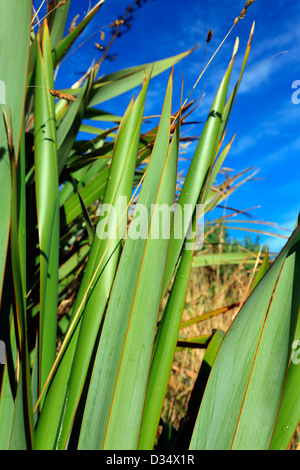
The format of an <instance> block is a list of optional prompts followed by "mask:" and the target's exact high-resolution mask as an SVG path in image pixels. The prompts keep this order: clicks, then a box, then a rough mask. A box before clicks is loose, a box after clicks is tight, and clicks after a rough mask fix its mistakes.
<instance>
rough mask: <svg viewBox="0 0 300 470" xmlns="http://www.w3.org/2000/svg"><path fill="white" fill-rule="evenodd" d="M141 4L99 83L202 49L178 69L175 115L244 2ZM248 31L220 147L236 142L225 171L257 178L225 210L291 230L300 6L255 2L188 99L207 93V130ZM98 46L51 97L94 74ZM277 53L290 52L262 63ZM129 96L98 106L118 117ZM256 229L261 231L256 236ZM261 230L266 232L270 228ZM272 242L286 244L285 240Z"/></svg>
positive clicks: (83, 53)
mask: <svg viewBox="0 0 300 470" xmlns="http://www.w3.org/2000/svg"><path fill="white" fill-rule="evenodd" d="M96 3H97V2H96V0H91V5H92V6H93V5H95V4H96ZM129 3H131V2H130V0H128V1H125V0H106V1H105V3H104V5H103V6H102V7H101V9H100V11H99V13H98V15H97V16H96V17H95V18H94V19H93V21H92V22H91V23H90V25H89V26H88V28H87V29H86V30H85V31H84V34H83V35H82V37H81V39H80V40H79V42H78V43H75V46H74V47H76V46H77V45H78V44H79V43H80V42H81V41H82V40H83V39H86V38H88V37H89V36H90V35H91V34H92V33H93V32H95V31H97V30H99V29H101V28H103V27H104V26H105V25H107V24H109V23H111V22H112V21H113V20H115V19H116V18H118V17H120V16H121V15H122V14H123V12H124V9H125V8H126V6H127V5H128V4H129ZM141 3H142V8H140V9H138V10H137V11H136V12H135V14H134V19H133V21H132V27H131V28H130V30H129V31H128V32H126V34H123V35H122V37H120V38H119V39H117V40H116V41H115V43H114V45H113V47H112V48H111V51H110V54H111V55H115V54H117V57H116V60H114V61H105V62H104V63H103V64H102V68H101V70H100V74H106V73H110V72H113V71H116V70H119V69H121V68H125V67H129V66H133V65H139V64H143V63H147V62H151V61H154V60H159V59H163V58H165V57H168V56H171V55H175V54H177V53H179V52H183V51H185V50H188V49H190V48H192V47H193V46H195V45H196V44H199V47H198V49H196V50H195V51H194V52H193V53H192V54H191V55H190V56H188V57H187V58H186V59H184V61H182V62H180V63H179V64H178V65H176V67H175V80H174V110H176V109H177V108H178V105H179V100H180V92H181V78H182V71H183V70H184V77H185V79H184V98H185V97H187V95H188V94H189V91H190V90H191V88H192V86H193V84H194V83H195V81H196V80H197V77H198V75H199V72H200V69H201V64H202V59H203V53H204V48H205V38H206V35H207V32H208V31H209V29H210V28H212V29H213V32H214V35H213V39H212V41H211V43H210V45H209V48H208V50H207V54H206V57H205V64H206V63H207V61H208V60H209V58H210V57H211V55H212V54H213V53H214V51H215V49H216V48H217V47H218V45H219V43H220V42H221V41H222V39H223V38H224V36H225V35H226V33H227V32H228V30H229V29H230V27H231V25H232V22H233V20H234V18H235V17H236V16H238V15H239V13H240V11H241V9H242V8H243V7H244V3H245V1H244V0H242V1H240V0H210V2H207V1H201V0H198V1H196V0H185V2H182V0H172V2H171V1H170V0H154V1H153V0H148V1H147V2H146V3H144V4H143V0H142V2H141ZM89 4H90V0H81V1H80V0H72V3H71V8H70V18H71V19H72V18H73V17H74V16H75V15H76V14H77V13H79V14H80V19H82V18H83V16H84V14H85V12H86V11H87V9H88V7H89ZM253 21H255V32H254V38H253V43H252V48H251V53H250V57H249V61H248V65H247V69H246V72H245V75H244V79H243V82H242V84H241V87H240V90H239V93H238V96H237V98H236V101H235V105H234V108H233V110H232V114H231V118H230V121H229V124H228V128H227V134H226V142H228V141H229V140H230V139H231V137H232V136H233V135H234V134H237V135H236V139H235V141H234V144H233V146H232V149H231V151H230V153H229V155H228V157H227V159H226V161H225V164H224V166H226V167H228V168H231V169H234V170H235V171H236V172H238V171H241V170H243V169H245V168H247V167H253V168H255V169H259V170H260V171H259V173H258V174H257V177H258V178H257V179H256V180H254V181H249V182H248V183H247V184H245V185H243V186H241V188H239V190H238V191H237V192H236V193H234V194H233V195H232V196H231V197H230V198H229V199H228V201H227V204H228V206H231V207H235V208H237V209H240V210H243V209H247V208H252V207H257V206H259V208H256V209H254V210H253V211H251V214H252V215H253V218H254V219H255V220H265V221H269V222H274V223H277V224H278V225H280V226H282V227H285V228H287V229H290V230H292V229H293V228H294V225H295V223H296V220H297V216H298V213H299V210H300V204H299V203H300V197H299V169H300V164H299V161H300V160H299V159H300V132H299V122H300V104H294V103H293V102H292V94H293V93H294V92H295V89H293V88H292V83H293V82H294V81H295V80H300V60H299V52H300V2H295V1H292V0H285V1H283V0H277V1H276V2H275V1H274V2H271V1H269V0H256V1H255V2H254V4H253V5H251V7H250V8H249V10H248V12H247V15H246V17H245V18H244V19H243V20H242V21H240V22H239V23H238V25H237V26H236V27H235V28H234V29H233V31H232V33H231V35H230V36H229V38H228V39H227V41H226V42H225V44H224V45H223V46H222V48H221V50H220V51H219V53H218V54H217V55H216V57H215V58H214V60H213V62H212V63H211V65H210V66H209V68H208V69H207V71H206V72H205V74H204V76H203V78H202V79H201V80H200V82H199V84H198V86H197V88H196V90H195V91H194V92H193V95H192V96H191V98H199V97H201V96H202V94H203V92H204V91H205V96H204V98H203V100H202V102H201V105H200V106H199V107H198V108H197V110H196V111H195V113H194V115H193V120H199V121H205V119H206V116H207V113H208V111H209V109H210V107H211V104H212V101H213V98H214V96H215V93H216V91H217V89H218V86H219V84H220V82H221V80H222V77H223V74H224V72H225V70H226V68H227V65H228V62H229V60H230V57H231V54H232V48H233V45H234V42H235V39H236V36H238V37H239V39H240V45H239V51H238V55H237V59H236V63H235V67H234V71H233V75H232V81H231V84H230V91H231V89H232V88H233V86H234V84H235V82H236V79H237V77H238V75H239V70H240V65H241V62H242V59H243V56H244V51H245V47H246V44H247V40H248V36H249V32H250V29H251V25H252V22H253ZM104 31H105V32H106V38H105V40H104V41H103V43H104V45H105V44H106V43H107V41H108V40H109V37H110V28H107V29H105V30H104ZM95 42H97V43H100V42H101V41H100V33H99V32H98V33H97V34H96V35H95V36H94V37H93V38H91V39H90V40H89V41H87V42H86V43H85V44H84V45H83V46H82V47H81V48H80V49H79V50H78V51H77V52H75V53H74V54H72V55H71V56H70V58H69V59H68V60H67V61H65V62H64V63H63V65H62V66H61V68H60V69H59V71H58V76H57V82H56V88H67V87H69V86H71V85H72V84H73V83H74V82H75V81H76V80H78V78H79V77H80V76H81V75H82V74H83V73H84V72H85V71H86V69H87V68H88V67H89V66H90V65H91V62H92V60H93V58H94V59H96V60H97V59H99V58H100V54H101V53H100V52H99V51H98V50H97V49H96V47H95V46H94V43H95ZM74 47H73V49H74ZM283 51H288V52H286V53H284V54H280V55H277V56H276V57H274V58H272V59H270V60H268V59H269V58H271V57H272V56H274V55H275V54H278V53H280V52H283ZM168 75H169V72H165V73H164V74H162V75H161V76H159V77H157V78H155V79H153V80H152V83H151V85H150V89H149V92H148V98H147V102H146V108H145V114H146V115H147V114H148V115H149V114H159V113H160V112H161V107H162V103H163V98H164V93H165V88H166V84H167V80H168ZM131 96H132V92H130V93H129V94H126V95H123V96H122V97H119V98H115V99H114V100H112V101H111V102H110V103H109V105H107V106H105V104H104V105H103V108H104V109H106V110H108V111H111V112H113V113H116V114H119V115H120V114H122V113H123V112H124V110H125V108H126V107H127V105H128V101H129V99H130V97H131ZM299 97H300V94H299ZM153 123H154V122H153ZM202 128H203V124H197V125H194V126H193V127H191V128H190V129H189V134H190V135H200V133H201V130H202ZM194 148H195V144H191V145H190V146H189V147H188V149H187V153H186V154H185V155H184V157H186V158H188V159H190V158H192V155H193V150H194ZM185 165H188V161H187V162H186V163H185ZM221 215H222V214H221ZM239 219H241V217H239ZM244 226H246V225H244ZM248 226H250V227H251V225H249V224H248ZM252 227H253V226H252ZM261 228H262V229H264V227H263V226H261ZM265 229H266V230H269V229H268V228H267V227H265ZM273 231H274V230H273ZM276 232H277V233H281V234H284V235H288V234H289V233H288V232H284V231H282V230H281V231H276ZM232 234H233V235H234V236H236V237H237V238H239V239H242V238H243V236H244V235H245V233H244V232H241V231H239V232H237V231H236V232H232ZM260 241H261V243H268V244H269V246H270V249H271V250H272V251H278V250H280V249H281V248H282V246H283V244H284V243H285V240H283V239H281V238H274V237H267V236H261V237H260Z"/></svg>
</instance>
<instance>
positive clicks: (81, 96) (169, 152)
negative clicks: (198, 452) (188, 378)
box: [0, 0, 300, 450]
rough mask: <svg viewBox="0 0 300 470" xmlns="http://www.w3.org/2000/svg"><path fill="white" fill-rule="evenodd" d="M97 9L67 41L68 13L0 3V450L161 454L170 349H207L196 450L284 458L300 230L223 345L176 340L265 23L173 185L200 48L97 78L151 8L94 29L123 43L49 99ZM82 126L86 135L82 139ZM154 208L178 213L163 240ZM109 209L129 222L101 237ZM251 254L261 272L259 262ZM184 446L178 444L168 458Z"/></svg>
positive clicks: (193, 437)
mask: <svg viewBox="0 0 300 470" xmlns="http://www.w3.org/2000/svg"><path fill="white" fill-rule="evenodd" d="M37 3H39V4H38V5H37ZM103 3H104V0H101V1H99V2H98V3H97V4H96V5H95V6H94V7H93V8H92V9H89V11H88V12H87V14H86V16H85V17H84V18H83V19H82V20H81V21H80V22H79V23H78V24H77V19H76V18H75V19H74V20H73V22H72V24H71V27H70V29H69V31H68V32H66V33H65V26H66V23H67V19H68V14H69V8H70V4H71V0H65V1H60V2H59V1H57V0H54V1H51V2H48V1H47V2H46V4H45V2H34V5H35V8H33V5H32V2H31V0H22V1H21V2H20V1H19V0H10V2H6V1H4V0H1V1H0V23H1V28H0V45H1V46H0V47H1V54H0V71H1V79H2V80H3V81H4V83H5V86H6V101H5V103H2V105H1V111H2V118H1V119H0V139H1V155H0V192H1V206H0V237H1V246H0V292H1V300H0V302H1V303H0V336H1V340H2V341H4V342H5V344H6V363H5V365H4V366H3V367H2V366H1V367H2V368H1V375H0V380H1V382H0V383H1V394H0V448H1V449H51V450H53V449H131V450H135V449H153V447H154V446H155V438H156V432H157V428H158V426H159V421H160V414H161V410H162V406H163V401H164V398H165V395H166V388H167V383H168V378H169V375H170V371H171V366H172V361H173V358H174V353H175V350H176V348H178V347H184V348H189V347H198V346H199V345H200V347H205V348H206V347H207V351H206V353H205V356H204V362H203V364H204V365H205V364H206V365H208V366H209V370H210V369H211V368H212V369H211V373H210V375H209V379H208V375H207V374H206V373H203V370H202V372H201V370H200V373H199V380H201V383H202V388H203V389H204V387H205V385H206V382H207V385H206V389H205V393H204V396H203V399H202V396H201V397H200V396H198V401H197V400H196V402H197V406H196V408H195V410H196V414H195V413H194V416H193V420H190V421H189V423H190V424H191V423H192V422H193V423H194V424H195V426H194V427H193V428H192V430H191V429H190V431H189V433H187V434H186V436H189V440H188V442H187V444H186V445H187V446H190V448H191V449H202V448H208V449H213V448H217V447H218V448H237V449H239V448H264V449H266V448H274V449H278V448H287V447H288V445H289V442H290V440H291V438H292V436H293V433H294V431H295V428H296V426H297V424H298V420H299V415H300V402H299V394H298V383H299V370H300V369H299V368H297V366H296V364H295V362H294V361H293V354H292V349H291V348H292V345H293V344H296V343H295V341H297V340H298V339H299V322H298V315H299V300H300V299H299V290H297V288H296V286H297V283H298V282H299V259H298V258H299V237H300V229H299V226H297V227H296V228H295V231H294V232H293V234H292V236H291V237H290V238H289V239H288V241H287V244H286V245H285V247H284V249H283V250H282V251H281V253H280V254H279V256H278V257H277V258H276V260H275V261H273V262H271V263H270V267H269V264H268V263H266V262H263V263H261V267H260V269H259V274H258V275H257V276H258V277H256V279H255V283H253V284H251V286H249V292H248V291H247V295H246V297H247V298H246V299H245V302H244V303H243V306H242V308H241V310H240V311H239V313H238V315H237V317H236V319H235V321H234V322H233V324H232V326H231V327H230V329H229V330H228V332H227V333H226V335H225V336H224V333H223V332H221V331H217V332H213V333H212V334H211V335H209V337H206V338H204V339H203V338H186V339H185V340H183V341H181V342H178V336H179V331H180V330H181V329H184V328H185V327H186V324H185V323H182V312H183V309H184V305H185V298H186V292H187V288H188V283H189V276H190V272H191V269H192V268H193V267H195V266H196V265H198V266H199V265H201V263H203V262H205V261H204V260H203V258H202V255H201V252H200V253H197V256H196V257H194V248H196V241H197V240H196V238H197V237H196V234H197V226H198V220H197V212H196V208H197V205H198V204H202V205H203V206H204V212H205V213H207V212H208V211H211V210H212V209H213V208H214V207H216V206H217V205H218V204H220V202H221V201H222V200H223V199H224V198H226V197H227V196H228V195H229V194H230V193H231V192H232V191H234V190H236V189H237V188H238V184H237V185H234V182H235V179H234V178H233V179H232V181H231V184H230V185H229V186H228V187H227V188H226V189H225V190H221V188H218V187H217V185H216V184H215V178H216V176H217V174H219V172H220V169H221V166H222V165H223V162H224V159H225V157H226V156H227V154H228V152H229V151H230V147H231V145H232V144H233V140H234V139H232V140H231V141H230V142H229V143H228V144H227V145H224V147H223V141H224V136H225V130H226V126H227V123H228V119H229V116H230V111H231V109H232V106H233V105H234V101H235V97H236V94H237V92H238V88H239V85H240V82H241V80H242V76H243V73H244V70H245V67H246V64H247V60H248V56H249V53H250V48H251V42H252V38H253V34H254V24H253V26H252V28H251V31H250V36H249V41H248V44H247V47H246V51H245V54H244V59H243V63H242V67H241V71H240V76H239V79H238V82H237V83H236V84H235V87H234V89H233V91H232V92H231V94H229V93H228V90H229V85H230V77H231V73H232V69H233V67H234V62H235V58H236V55H237V53H238V47H239V40H238V38H237V39H236V41H235V44H234V48H233V53H232V56H231V57H228V58H227V59H228V67H227V69H226V70H225V71H224V76H223V79H222V80H221V83H220V85H219V88H218V91H217V93H216V97H215V99H214V101H213V103H212V106H211V110H210V112H209V114H208V117H207V120H206V122H205V125H204V126H203V130H202V133H201V136H200V139H199V141H198V144H197V148H196V150H195V153H194V155H193V158H192V161H191V165H190V168H189V170H188V173H187V176H186V178H185V180H184V183H183V185H182V186H178V171H177V165H178V158H179V147H180V143H181V125H182V123H184V122H185V120H186V119H187V117H188V115H189V114H190V112H191V110H192V107H193V105H194V102H193V101H189V97H190V96H188V97H187V98H186V99H185V101H184V100H183V98H184V97H183V96H182V99H181V103H180V104H178V112H176V113H172V112H171V109H172V105H174V103H173V76H174V73H176V68H174V66H175V65H176V64H177V63H178V62H179V61H181V60H184V59H185V57H187V56H188V55H189V54H191V52H192V51H193V50H189V51H186V52H181V53H179V54H178V55H176V56H174V57H169V58H166V59H162V60H160V61H157V62H153V63H149V64H143V65H138V66H135V67H131V68H127V69H124V70H120V71H117V72H113V73H111V74H108V75H105V74H104V75H101V76H100V75H99V70H100V68H101V71H102V68H103V67H104V65H105V63H104V60H105V58H107V56H108V51H109V48H110V46H111V44H112V41H114V40H115V39H117V37H118V35H119V33H120V31H121V28H122V27H124V26H125V27H126V23H128V21H129V19H130V18H131V16H132V14H133V13H134V11H135V9H136V8H139V7H141V2H140V1H138V0H136V1H134V2H133V3H132V4H131V5H130V6H129V7H127V9H126V11H125V13H124V15H123V16H122V17H121V18H118V19H117V20H116V21H114V22H112V23H111V24H110V25H107V26H106V27H102V28H101V41H104V40H105V38H106V33H105V31H106V29H105V28H111V30H112V31H113V34H112V36H111V37H112V39H111V41H110V42H108V43H107V46H106V47H104V46H103V48H102V49H101V47H100V48H98V49H99V50H100V51H102V56H101V58H100V59H99V60H98V61H97V62H96V63H95V64H94V65H93V66H92V67H91V68H90V69H89V70H88V71H87V72H86V73H85V74H84V76H83V77H82V78H81V79H80V80H79V81H77V82H76V83H74V85H73V86H72V87H71V88H69V89H64V90H57V89H56V87H55V75H56V71H57V68H58V67H59V64H60V63H62V61H64V60H67V58H68V55H70V54H72V53H73V52H74V51H75V50H77V49H78V48H79V47H80V44H79V46H78V45H77V47H76V48H75V49H73V50H71V51H70V49H71V47H72V46H73V44H74V43H75V41H77V40H78V39H79V37H80V35H81V33H82V32H83V31H84V29H85V28H86V27H87V25H88V24H89V22H90V21H91V19H92V18H94V17H95V16H96V15H98V16H99V20H100V21H101V6H102V5H103ZM252 3H253V0H252V1H249V0H248V1H247V2H246V5H245V8H244V9H243V10H242V12H241V14H240V16H239V17H238V19H237V20H235V21H234V24H233V26H232V28H231V29H230V32H231V31H232V29H233V28H234V26H235V25H236V23H237V22H238V21H239V20H240V19H242V18H244V16H245V14H246V11H247V9H248V8H249V6H250V5H251V4H252ZM42 12H43V13H42ZM212 34H213V33H212V31H210V32H209V34H208V36H207V45H208V44H209V43H210V41H211V39H212ZM228 35H229V33H228ZM228 35H227V36H226V38H227V37H228ZM226 38H225V39H226ZM223 42H224V41H223ZM223 42H222V43H221V44H220V47H221V45H222V44H223ZM76 44H78V42H76ZM220 47H218V48H217V50H216V52H215V53H214V54H213V56H212V58H211V59H210V61H209V62H208V64H207V66H209V65H210V64H211V62H212V60H213V57H214V56H215V54H216V53H217V52H218V51H219V49H220ZM207 66H206V67H205V68H204V69H203V70H202V71H201V74H200V77H199V79H200V78H201V77H202V75H203V73H204V72H205V70H206V69H207ZM168 69H169V79H168V81H167V84H166V91H165V99H164V103H163V106H162V111H161V115H160V120H159V124H158V125H157V126H156V127H155V128H153V129H152V130H150V131H147V132H142V130H141V129H142V123H143V121H144V119H145V116H144V106H145V100H146V96H147V90H148V87H149V83H150V81H151V80H154V79H155V77H156V76H157V75H159V74H161V73H162V72H164V71H166V70H168ZM198 81H199V80H197V83H198ZM195 86H196V84H195ZM136 87H140V89H139V92H138V94H137V96H136V97H133V98H132V99H131V100H129V102H128V107H127V109H126V111H125V113H124V115H123V116H116V115H112V114H110V113H108V112H107V111H105V103H106V102H108V101H109V100H110V99H112V98H115V97H118V96H119V95H121V94H123V93H125V92H127V91H129V90H132V89H135V88H136ZM194 88H195V87H193V89H194ZM192 91H193V90H192ZM228 95H229V96H228ZM103 106H104V108H103ZM95 122H96V124H97V126H95ZM103 123H106V124H107V123H108V128H107V127H106V128H102V126H103ZM80 131H83V132H85V135H87V134H89V133H90V134H91V135H92V136H93V137H92V138H91V139H88V138H86V139H85V140H80V138H79V133H80ZM120 201H125V206H124V207H123V209H122V210H118V209H119V208H120V204H121V203H120ZM137 203H138V204H140V205H142V206H143V207H144V208H145V211H146V214H147V216H148V217H147V222H146V225H145V226H143V230H146V234H147V236H146V237H139V238H137V239H135V238H133V237H130V236H128V233H129V232H127V229H128V227H129V230H130V227H133V226H134V224H135V223H136V217H137V209H136V211H134V209H135V208H137ZM155 204H156V205H162V204H167V205H168V207H171V206H173V205H174V207H175V208H174V211H170V212H169V215H168V221H167V222H168V224H169V227H170V228H169V234H168V235H169V236H168V237H167V238H165V237H162V236H160V237H158V238H155V237H151V236H150V235H151V227H152V225H153V224H154V221H155V219H156V217H157V216H158V215H159V214H157V212H156V209H155V210H154V211H153V210H152V206H153V205H155ZM187 204H189V206H190V207H192V211H191V213H190V215H189V220H188V222H189V224H190V225H191V226H192V228H193V229H194V234H195V235H194V236H193V237H192V239H191V240H189V241H190V242H191V243H189V244H186V241H187V234H186V233H185V232H183V233H182V235H181V237H178V236H177V234H176V233H175V220H177V221H178V217H180V214H181V215H183V216H186V213H185V207H186V205H187ZM108 206H109V207H113V208H115V209H116V213H117V214H118V216H117V217H115V218H114V217H112V213H110V212H109V213H108V214H107V223H108V224H109V226H110V236H109V237H105V236H104V229H99V227H100V225H99V222H100V221H101V220H103V216H104V214H103V213H102V212H101V207H102V208H103V207H108ZM99 207H100V215H99ZM179 220H181V219H180V218H179ZM101 230H103V232H101ZM241 258H242V261H243V260H245V257H243V256H242V257H240V258H239V261H238V262H240V261H241ZM250 258H251V260H252V261H251V262H256V266H257V265H259V264H260V263H259V262H258V259H260V254H257V253H256V256H255V257H253V256H252V255H251V256H250ZM246 259H247V260H248V258H246ZM223 261H224V263H228V260H226V259H225V258H224V260H223ZM210 262H212V261H211V260H206V263H210ZM250 287H251V288H250ZM165 300H166V302H165ZM228 309H230V306H226V307H224V308H223V310H222V309H218V310H216V311H214V312H211V313H209V315H208V316H210V317H213V316H216V315H219V314H222V312H224V311H227V310H228ZM201 320H202V319H200V320H199V318H195V319H194V320H193V321H194V322H198V321H201ZM203 367H204V366H203ZM207 379H208V381H207ZM200 398H201V400H200ZM200 404H201V406H200ZM199 406H200V410H199ZM198 410H199V413H198ZM197 415H198V417H197ZM196 417H197V419H196ZM282 429H284V432H283V431H282ZM181 444H182V441H180V433H179V435H178V441H177V442H176V443H175V448H176V445H178V446H180V445H181Z"/></svg>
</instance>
